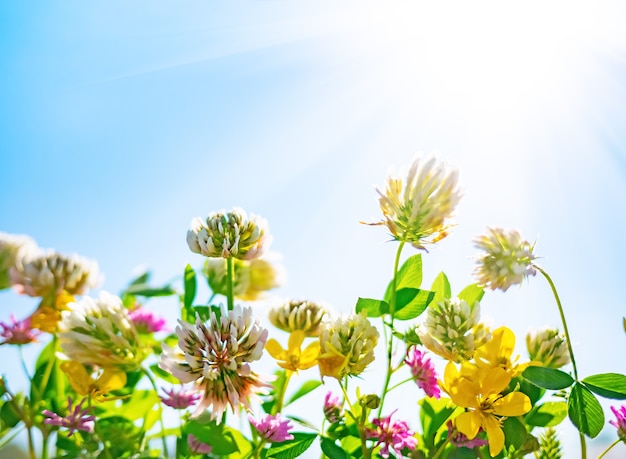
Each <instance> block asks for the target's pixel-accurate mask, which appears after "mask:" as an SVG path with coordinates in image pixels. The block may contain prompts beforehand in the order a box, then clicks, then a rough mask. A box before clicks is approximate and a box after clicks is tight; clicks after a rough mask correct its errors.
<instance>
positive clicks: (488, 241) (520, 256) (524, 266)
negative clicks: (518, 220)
mask: <svg viewBox="0 0 626 459" xmlns="http://www.w3.org/2000/svg"><path fill="white" fill-rule="evenodd" d="M474 245H475V247H476V248H478V249H479V250H481V253H479V254H478V255H477V256H476V262H477V266H476V268H475V270H474V275H475V277H476V279H477V281H478V284H479V285H480V286H482V287H489V288H490V289H492V290H495V289H500V290H502V291H505V292H506V291H507V290H508V288H509V287H510V286H512V285H516V284H521V283H522V281H523V280H524V279H526V278H527V277H528V276H534V275H535V274H536V273H537V271H536V269H535V267H534V266H533V260H535V258H536V257H535V255H533V248H534V244H531V243H530V242H528V241H525V240H523V239H522V236H521V235H520V233H519V232H518V231H517V230H514V229H509V230H505V229H503V228H487V234H485V235H481V236H478V237H476V238H475V239H474Z"/></svg>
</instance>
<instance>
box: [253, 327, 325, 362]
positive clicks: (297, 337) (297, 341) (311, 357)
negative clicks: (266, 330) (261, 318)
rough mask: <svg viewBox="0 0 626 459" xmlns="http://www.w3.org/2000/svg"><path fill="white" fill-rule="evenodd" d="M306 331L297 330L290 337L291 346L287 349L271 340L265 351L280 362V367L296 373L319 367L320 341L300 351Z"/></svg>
mask: <svg viewBox="0 0 626 459" xmlns="http://www.w3.org/2000/svg"><path fill="white" fill-rule="evenodd" d="M304 336H305V335H304V331H302V330H295V331H293V332H292V333H291V335H289V344H288V348H287V349H283V347H282V346H281V345H280V344H279V343H278V341H276V340H275V339H270V340H268V341H267V344H266V345H265V349H266V350H267V352H269V354H270V355H271V356H272V357H274V358H275V359H276V360H277V361H278V362H277V363H278V366H280V367H281V368H284V369H285V370H290V371H295V372H297V371H298V370H308V369H309V368H311V367H313V366H315V365H317V357H318V356H319V353H320V343H319V341H314V342H313V343H311V344H309V345H308V346H307V347H306V348H305V349H304V350H301V349H300V346H302V342H303V341H304Z"/></svg>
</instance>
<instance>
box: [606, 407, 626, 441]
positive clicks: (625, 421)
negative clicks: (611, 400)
mask: <svg viewBox="0 0 626 459" xmlns="http://www.w3.org/2000/svg"><path fill="white" fill-rule="evenodd" d="M611 411H613V414H614V415H615V421H609V424H611V425H612V426H614V427H615V428H617V436H618V437H619V439H620V440H622V441H623V442H624V443H626V405H623V406H621V407H620V408H619V409H618V408H616V407H614V406H612V407H611Z"/></svg>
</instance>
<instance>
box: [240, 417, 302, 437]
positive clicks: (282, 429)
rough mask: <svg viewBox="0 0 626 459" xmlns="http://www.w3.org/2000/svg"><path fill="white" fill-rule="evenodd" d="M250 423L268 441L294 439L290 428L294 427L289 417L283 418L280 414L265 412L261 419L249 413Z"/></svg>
mask: <svg viewBox="0 0 626 459" xmlns="http://www.w3.org/2000/svg"><path fill="white" fill-rule="evenodd" d="M248 420H249V421H250V424H252V425H253V426H254V428H255V429H256V430H257V432H259V435H261V438H263V440H265V441H267V442H272V443H280V442H283V441H286V440H293V435H291V434H290V433H289V430H291V429H292V428H293V426H292V425H291V424H290V421H289V419H282V418H281V416H280V413H279V414H276V415H271V414H264V415H263V416H261V418H260V419H259V420H256V419H255V418H254V417H252V415H248Z"/></svg>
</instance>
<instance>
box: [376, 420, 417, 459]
mask: <svg viewBox="0 0 626 459" xmlns="http://www.w3.org/2000/svg"><path fill="white" fill-rule="evenodd" d="M396 411H397V410H394V411H393V412H392V413H391V414H390V415H389V416H387V417H386V418H377V419H374V420H373V421H372V424H374V426H375V427H374V428H368V429H367V430H366V436H367V438H372V439H376V440H377V441H376V444H375V445H374V448H376V447H377V446H379V445H382V447H381V448H380V455H381V456H382V457H389V448H392V449H393V450H394V451H395V453H396V454H397V455H398V456H399V457H404V456H403V455H402V450H403V449H405V448H408V449H410V450H411V451H413V450H415V447H416V446H417V439H416V438H415V437H414V435H415V432H413V431H412V430H411V429H409V425H408V424H407V423H406V422H405V421H397V420H394V421H392V420H391V416H393V414H394V413H395V412H396Z"/></svg>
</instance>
